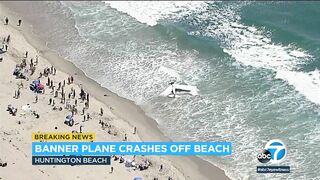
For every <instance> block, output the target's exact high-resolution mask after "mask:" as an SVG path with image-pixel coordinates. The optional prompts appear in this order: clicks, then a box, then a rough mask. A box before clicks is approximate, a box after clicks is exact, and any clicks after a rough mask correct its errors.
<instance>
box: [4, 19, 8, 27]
mask: <svg viewBox="0 0 320 180" xmlns="http://www.w3.org/2000/svg"><path fill="white" fill-rule="evenodd" d="M4 21H5V24H4V25H8V24H9V19H8V17H6V18H5V20H4Z"/></svg>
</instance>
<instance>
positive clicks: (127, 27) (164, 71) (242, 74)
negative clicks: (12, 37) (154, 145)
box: [10, 1, 320, 179]
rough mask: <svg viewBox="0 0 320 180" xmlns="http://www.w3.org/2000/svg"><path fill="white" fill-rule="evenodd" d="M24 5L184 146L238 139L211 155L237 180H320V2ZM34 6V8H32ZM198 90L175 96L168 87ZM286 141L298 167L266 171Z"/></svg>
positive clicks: (57, 42) (62, 49) (52, 42)
mask: <svg viewBox="0 0 320 180" xmlns="http://www.w3.org/2000/svg"><path fill="white" fill-rule="evenodd" d="M23 3H25V2H19V5H17V4H14V3H13V4H11V5H10V6H11V7H12V8H16V9H19V7H20V10H19V11H20V13H24V14H27V12H33V13H28V15H27V16H26V19H27V20H28V21H30V22H31V23H32V24H35V25H36V27H35V31H36V32H37V33H38V34H39V35H40V36H41V37H42V38H43V39H44V40H46V41H47V43H48V46H49V47H50V48H52V49H54V50H56V51H57V52H59V54H60V55H61V56H63V57H65V58H66V59H67V60H69V61H72V62H73V63H74V64H75V65H76V66H78V67H79V68H81V69H82V70H83V71H84V72H85V73H86V74H87V75H88V76H89V77H91V78H93V79H95V80H96V81H97V82H98V83H100V84H102V86H104V87H107V88H108V89H110V90H111V91H113V92H115V93H117V94H119V95H120V96H123V97H125V98H128V99H130V100H133V101H134V102H135V103H136V104H138V105H139V106H141V107H142V108H143V109H144V110H145V112H146V113H147V114H148V115H149V116H151V117H152V118H154V119H155V120H156V121H157V122H158V123H159V126H160V128H161V130H162V131H163V132H164V133H165V134H166V135H167V136H169V137H170V138H172V139H174V140H179V141H182V140H184V141H224V140H225V141H231V142H233V155H232V156H231V157H204V158H205V159H206V160H208V161H209V162H211V163H213V164H215V165H217V166H218V167H221V168H222V169H224V170H225V171H226V174H227V175H228V176H229V177H230V178H232V179H269V178H272V179H320V173H319V171H318V169H319V168H318V166H317V165H319V164H320V158H319V157H320V153H319V150H318V149H319V147H320V145H319V144H320V71H319V69H320V59H319V58H320V49H319V45H320V34H319V32H320V4H319V3H316V2H239V1H238V2H213V1H212V2H200V1H194V2H191V1H179V2H169V1H167V2H166V1H164V2H161V1H155V2H116V1H111V2H67V1H65V2H45V3H44V2H32V3H28V4H27V3H25V4H24V5H23ZM22 6H23V8H21V7H22ZM172 80H175V81H177V82H179V83H186V84H190V85H195V86H197V87H198V89H199V90H200V92H199V96H184V97H181V98H175V99H168V98H164V97H160V96H159V94H160V93H161V92H162V91H163V90H165V88H166V87H167V86H168V83H169V82H170V81H172ZM271 139H281V140H282V141H284V142H285V144H286V146H287V149H288V154H287V158H286V160H285V161H284V162H282V163H281V165H289V166H291V171H292V172H291V173H290V174H257V173H256V166H257V165H260V164H259V162H258V161H257V159H256V155H257V153H258V152H259V150H260V149H262V148H263V147H264V145H265V144H266V142H267V141H269V140H271Z"/></svg>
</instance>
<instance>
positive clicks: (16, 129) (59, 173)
mask: <svg viewBox="0 0 320 180" xmlns="http://www.w3.org/2000/svg"><path fill="white" fill-rule="evenodd" d="M0 17H1V23H0V38H1V39H0V40H1V42H2V41H3V39H4V38H5V39H6V40H7V37H8V35H10V41H9V43H3V47H4V46H5V45H8V51H6V52H1V54H0V58H3V59H2V61H1V62H0V89H1V90H0V113H1V114H0V116H1V118H0V134H1V138H0V146H1V148H0V161H1V162H6V163H7V166H6V167H0V179H34V180H36V179H121V180H122V179H128V180H129V179H133V178H134V177H136V176H141V177H143V178H144V179H154V178H158V179H164V180H166V179H168V178H169V177H171V178H172V179H173V180H178V179H191V180H210V179H211V180H212V179H219V180H220V179H228V177H226V175H225V173H224V171H223V170H221V169H219V168H217V167H215V166H213V165H212V164H210V163H208V162H206V161H204V160H202V159H200V158H198V157H180V156H178V157H164V156H163V157H156V156H144V157H136V159H135V160H136V162H137V163H142V162H144V161H145V160H148V161H150V162H151V164H152V165H151V166H150V167H149V168H148V169H146V170H143V171H140V170H134V169H133V168H127V167H125V166H124V164H123V163H119V161H113V160H112V165H111V166H112V167H114V171H113V172H112V173H110V167H111V166H110V167H109V166H33V165H32V164H31V133H32V132H38V131H40V132H72V131H78V132H79V131H80V126H82V131H83V132H95V133H96V136H97V141H124V138H125V137H127V141H171V140H170V139H169V138H168V137H166V136H164V135H163V133H162V132H161V131H160V130H159V129H158V127H157V123H156V121H154V120H153V119H151V118H149V117H148V116H146V115H145V113H144V112H143V111H142V110H141V109H140V108H139V107H138V106H137V105H135V104H134V103H133V102H131V101H129V100H127V99H124V98H122V97H119V96H118V95H117V94H115V93H113V92H111V91H109V90H108V89H106V88H103V87H101V86H100V85H99V84H98V83H96V82H95V81H94V80H93V79H90V78H88V77H87V76H86V75H85V74H84V73H83V72H82V71H81V70H80V69H78V68H77V67H75V66H74V65H73V64H72V63H71V62H69V61H67V60H65V59H63V58H61V57H59V56H58V55H57V53H55V52H54V51H52V50H50V49H48V48H47V47H46V44H45V42H42V41H41V40H40V39H38V38H37V36H35V35H34V34H32V28H36V27H32V26H31V25H29V24H28V23H27V22H24V21H22V25H21V26H17V24H18V19H20V18H21V19H23V17H20V15H18V14H15V13H14V12H11V11H10V10H9V9H8V8H6V7H5V5H3V4H0ZM3 17H8V19H9V24H8V25H5V23H4V18H3ZM0 47H2V46H0ZM26 52H28V54H27V56H26ZM37 57H38V58H37ZM24 59H25V60H26V69H29V65H30V63H31V59H33V63H32V64H36V65H33V66H34V67H35V72H34V73H33V74H32V75H30V72H31V71H30V70H29V72H27V73H26V76H27V79H19V78H18V79H17V78H16V77H15V76H13V75H12V73H13V71H14V69H15V67H16V65H17V64H21V63H22V62H23V60H24ZM36 59H38V63H34V62H35V61H36ZM46 68H48V69H56V74H54V73H48V75H47V76H45V75H42V77H41V78H39V76H40V72H41V73H43V70H44V69H46ZM71 76H72V77H73V78H74V81H73V82H72V83H70V84H69V83H68V78H70V77H71ZM38 78H39V80H40V81H41V83H42V84H44V86H45V87H44V89H45V91H44V93H34V92H32V91H31V90H30V89H29V84H30V83H32V81H33V80H36V79H38ZM48 78H49V79H50V81H53V86H54V88H55V89H54V90H52V88H50V83H49V84H48V85H46V84H47V81H48ZM63 81H65V83H63ZM59 83H61V86H63V84H65V86H63V87H64V88H63V89H64V90H63V91H64V92H65V94H66V95H65V96H66V97H65V100H63V99H64V98H63V97H62V96H61V93H60V92H61V88H60V89H59V91H58V90H57V88H58V86H59V85H58V84H59ZM18 89H19V91H20V97H18V98H17V97H14V96H15V93H16V92H17V91H18ZM81 89H83V90H84V91H85V92H86V93H87V94H89V95H90V101H89V102H88V101H87V100H84V101H82V100H80V99H79V93H80V92H81ZM72 90H74V91H75V92H76V93H75V95H74V96H75V97H74V98H73V97H72V93H71V92H73V91H72ZM55 91H58V97H55ZM70 93H71V95H70V96H71V97H70V98H69V97H68V94H70ZM50 99H51V100H54V101H55V104H54V105H52V102H50ZM75 101H77V103H76V102H75ZM61 102H62V103H61ZM86 102H88V104H89V108H85V110H84V112H85V113H84V114H82V109H83V108H84V107H85V103H86ZM66 104H70V105H71V106H72V105H75V108H76V109H77V113H76V114H75V115H74V119H75V125H74V126H72V127H70V126H67V125H66V124H64V120H65V117H66V116H67V115H68V114H70V108H66V106H67V105H66ZM8 105H11V106H13V107H15V108H16V109H17V113H16V115H15V116H13V115H11V114H9V112H8V111H6V110H7V107H8ZM25 105H30V107H31V109H32V110H33V111H35V112H36V114H38V115H39V118H37V117H36V116H35V115H34V114H32V113H30V112H24V111H23V110H22V109H21V107H23V106H25ZM101 108H102V109H103V115H101V114H100V109H101ZM88 114H89V116H90V117H89V119H88V117H87V115H88ZM84 116H85V117H84ZM84 118H85V121H84ZM101 122H103V123H104V124H105V125H106V126H103V125H102V124H101ZM134 127H136V129H137V133H135V134H134V133H133V129H134ZM127 158H133V157H129V156H128V157H127ZM160 165H163V167H164V169H163V170H161V171H159V167H160Z"/></svg>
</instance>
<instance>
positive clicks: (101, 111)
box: [100, 108, 103, 116]
mask: <svg viewBox="0 0 320 180" xmlns="http://www.w3.org/2000/svg"><path fill="white" fill-rule="evenodd" d="M100 116H103V109H102V108H100Z"/></svg>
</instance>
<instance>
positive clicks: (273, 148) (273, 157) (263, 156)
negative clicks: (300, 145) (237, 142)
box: [257, 139, 287, 163]
mask: <svg viewBox="0 0 320 180" xmlns="http://www.w3.org/2000/svg"><path fill="white" fill-rule="evenodd" d="M286 154H287V150H286V146H285V145H284V143H283V142H282V141H280V140H278V139H274V140H271V141H269V142H268V143H267V144H266V146H265V148H264V149H263V150H262V151H261V152H260V153H259V154H258V156H257V158H258V161H259V162H261V163H267V162H269V161H270V162H271V163H279V162H281V161H282V160H284V159H285V157H286Z"/></svg>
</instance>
